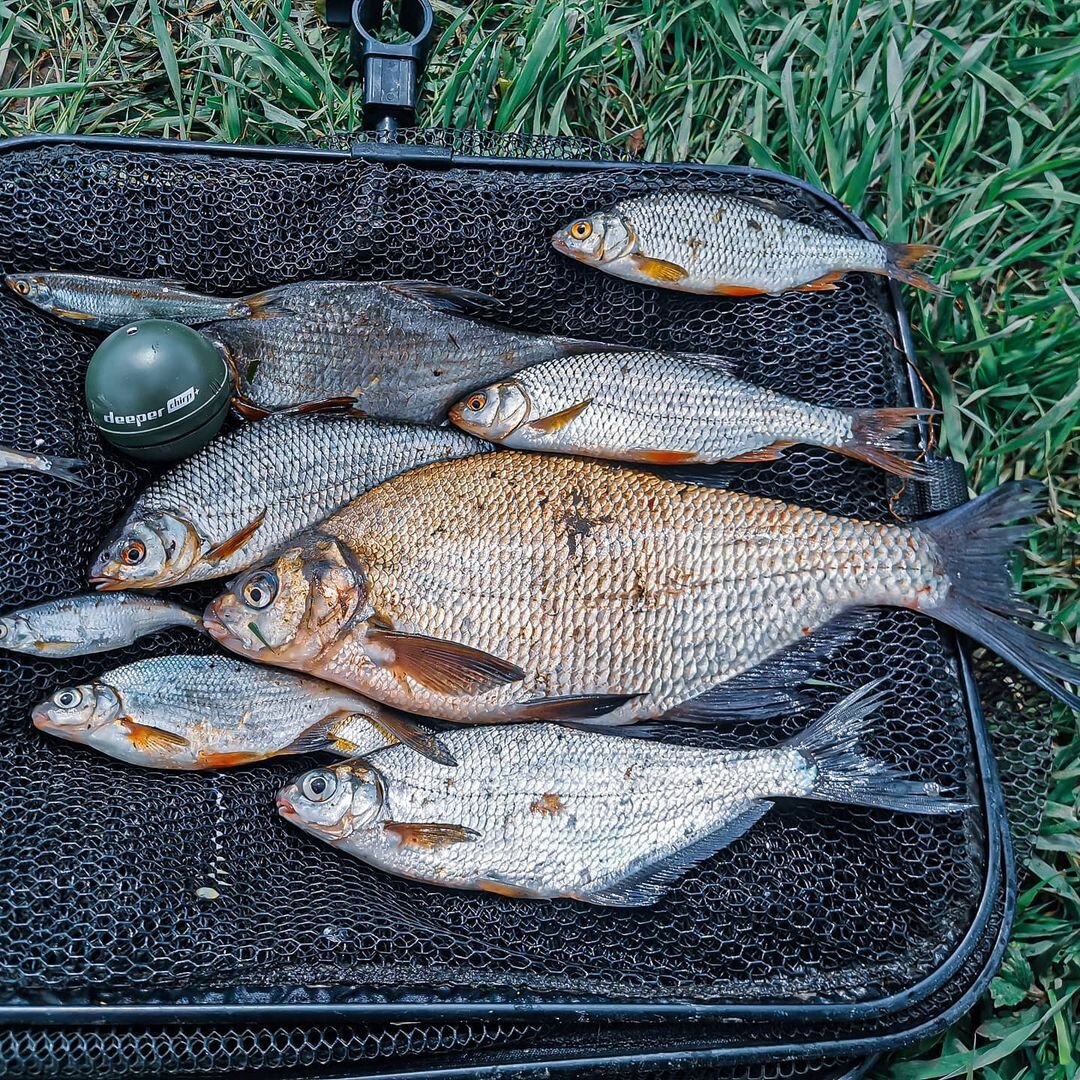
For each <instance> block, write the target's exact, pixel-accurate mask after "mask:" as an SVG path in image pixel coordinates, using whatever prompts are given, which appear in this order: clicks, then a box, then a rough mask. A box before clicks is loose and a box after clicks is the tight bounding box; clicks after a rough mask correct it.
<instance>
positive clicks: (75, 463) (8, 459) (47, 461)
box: [0, 446, 88, 486]
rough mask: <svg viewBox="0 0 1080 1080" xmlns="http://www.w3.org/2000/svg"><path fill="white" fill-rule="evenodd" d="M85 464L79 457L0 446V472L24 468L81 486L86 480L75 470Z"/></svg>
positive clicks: (83, 466)
mask: <svg viewBox="0 0 1080 1080" xmlns="http://www.w3.org/2000/svg"><path fill="white" fill-rule="evenodd" d="M87 464H88V462H86V461H83V460H82V459H81V458H66V457H53V456H52V455H50V454H34V453H30V452H28V451H24V450H11V449H9V448H8V447H6V446H0V472H13V471H16V470H22V469H25V470H27V471H28V472H39V473H44V474H45V475H46V476H55V477H56V478H57V480H66V481H67V482H68V483H69V484H78V485H80V486H82V485H84V484H85V483H86V481H85V480H84V479H83V478H82V477H81V476H78V475H77V474H76V472H75V470H76V469H85V468H86V466H87Z"/></svg>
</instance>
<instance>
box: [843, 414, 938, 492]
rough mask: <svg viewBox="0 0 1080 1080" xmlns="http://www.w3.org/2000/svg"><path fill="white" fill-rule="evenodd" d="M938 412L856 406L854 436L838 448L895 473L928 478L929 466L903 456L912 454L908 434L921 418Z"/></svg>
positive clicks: (852, 422)
mask: <svg viewBox="0 0 1080 1080" xmlns="http://www.w3.org/2000/svg"><path fill="white" fill-rule="evenodd" d="M937 415H938V410H937V409H855V410H854V411H853V412H852V414H851V438H850V439H848V440H847V441H846V442H845V443H842V444H841V445H840V446H837V447H836V448H835V449H836V450H837V451H838V452H839V453H841V454H844V455H845V456H846V457H850V458H855V459H856V460H858V461H865V462H867V463H869V464H870V465H876V466H877V467H878V468H879V469H884V470H885V471H886V472H890V473H892V474H893V476H902V477H903V478H904V479H905V480H926V479H927V478H928V476H929V472H928V470H927V467H926V466H925V465H924V464H922V462H919V461H912V460H911V459H910V458H908V457H905V456H904V455H905V454H909V453H911V448H910V447H909V446H908V445H907V438H906V435H907V433H908V432H909V431H910V430H911V429H912V428H913V427H915V425H916V424H918V422H919V421H920V420H922V419H924V418H926V417H929V416H937Z"/></svg>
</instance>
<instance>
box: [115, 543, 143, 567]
mask: <svg viewBox="0 0 1080 1080" xmlns="http://www.w3.org/2000/svg"><path fill="white" fill-rule="evenodd" d="M120 558H121V559H122V560H123V561H124V563H125V564H126V565H128V566H138V565H139V563H141V562H142V561H143V559H145V558H146V545H145V544H144V543H143V542H142V541H141V540H132V541H131V543H130V544H128V545H127V546H126V547H125V548H124V550H123V551H121V552H120Z"/></svg>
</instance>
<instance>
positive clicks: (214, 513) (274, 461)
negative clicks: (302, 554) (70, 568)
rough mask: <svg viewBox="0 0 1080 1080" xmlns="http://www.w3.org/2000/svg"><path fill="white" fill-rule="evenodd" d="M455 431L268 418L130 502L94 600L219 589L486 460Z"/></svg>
mask: <svg viewBox="0 0 1080 1080" xmlns="http://www.w3.org/2000/svg"><path fill="white" fill-rule="evenodd" d="M490 449H491V447H490V446H489V444H486V443H483V442H481V441H479V440H478V439H474V438H473V437H472V436H470V435H465V434H463V433H462V432H459V431H454V430H453V429H443V430H436V429H433V428H421V427H415V426H411V425H407V424H382V423H378V422H376V421H374V420H362V419H360V418H358V417H347V416H344V417H343V416H330V415H325V414H323V415H313V416H275V417H271V418H269V419H267V420H264V421H263V422H262V423H259V424H246V425H244V426H243V427H241V428H240V429H239V430H237V431H235V432H232V433H230V434H228V435H224V436H221V437H219V438H217V439H215V440H214V441H213V442H211V443H210V444H209V445H208V446H206V447H204V448H203V449H202V450H200V451H199V452H198V453H196V454H195V455H193V456H192V457H190V458H188V459H187V460H186V461H183V462H181V463H180V464H179V465H177V466H175V467H174V468H172V469H170V470H169V471H168V472H166V473H164V474H163V475H162V476H161V477H159V478H158V479H157V480H155V481H154V482H153V483H151V484H150V486H149V487H148V488H147V489H146V490H145V491H144V492H143V493H142V494H141V495H140V496H139V497H138V498H137V499H136V501H135V504H134V505H133V506H132V508H131V509H130V510H129V511H128V512H127V514H126V515H125V516H124V517H123V518H122V519H121V521H120V522H119V523H118V524H117V525H116V526H115V527H114V529H113V530H112V532H111V533H110V534H109V536H108V537H107V538H106V540H105V541H104V543H103V544H102V546H101V548H99V550H98V551H97V553H96V554H95V555H94V558H93V560H92V563H91V567H90V581H91V583H92V584H94V585H95V586H96V587H97V588H98V589H101V590H105V591H108V590H112V589H158V588H162V587H164V586H167V585H180V584H188V583H190V582H195V581H205V580H209V579H211V578H218V577H229V576H231V575H233V574H236V573H239V572H240V571H241V570H243V569H244V568H245V567H248V566H251V565H253V564H254V563H256V562H258V561H259V560H260V559H262V558H263V557H264V556H265V555H266V554H267V553H269V552H270V551H272V550H273V549H274V548H275V547H276V546H277V545H278V544H280V543H281V542H282V541H284V540H287V539H288V538H289V537H291V536H293V535H294V534H295V533H297V532H299V531H300V530H301V529H303V528H305V527H306V526H308V525H312V524H314V523H315V522H317V521H320V520H321V519H322V518H324V517H326V516H327V515H328V514H330V513H332V512H333V511H334V510H336V509H337V508H338V507H340V506H342V505H343V504H344V503H347V502H349V500H350V499H353V498H355V497H356V496H357V495H359V494H361V493H362V492H364V491H366V490H367V489H368V488H370V487H374V486H375V485H376V484H378V483H381V482H382V481H383V480H387V479H389V478H390V477H392V476H395V475H396V474H397V473H400V472H404V471H405V470H406V469H411V468H413V467H414V466H416V465H424V464H427V463H428V462H431V461H439V460H441V459H443V458H451V457H464V456H467V455H470V454H476V453H483V452H485V451H487V450H490Z"/></svg>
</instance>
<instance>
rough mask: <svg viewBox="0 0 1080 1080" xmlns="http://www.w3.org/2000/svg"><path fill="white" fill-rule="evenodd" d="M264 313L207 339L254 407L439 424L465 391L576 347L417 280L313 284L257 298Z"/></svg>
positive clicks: (211, 331) (210, 330) (211, 332)
mask: <svg viewBox="0 0 1080 1080" xmlns="http://www.w3.org/2000/svg"><path fill="white" fill-rule="evenodd" d="M248 299H249V302H250V303H251V305H252V306H253V307H254V308H255V315H254V316H253V317H252V318H250V319H245V320H243V321H238V322H228V323H221V324H215V325H213V326H210V327H207V328H206V329H205V330H204V331H203V332H204V333H205V334H206V335H207V336H208V337H209V338H211V340H213V341H215V342H216V343H217V344H218V345H219V346H220V347H221V348H222V349H223V351H224V353H225V354H226V356H227V358H228V360H229V362H230V364H231V366H232V368H233V371H234V374H235V377H236V380H237V387H238V390H239V393H240V396H241V397H242V399H244V401H245V402H246V403H247V405H248V406H249V407H255V408H257V409H264V410H270V411H273V410H275V409H283V408H291V407H295V406H298V405H301V404H305V403H306V404H311V403H320V402H324V403H335V404H339V405H340V404H344V403H351V404H352V405H353V406H354V407H355V408H356V409H357V410H358V411H359V412H361V413H363V414H364V415H366V416H371V417H375V418H377V419H383V420H405V421H411V422H413V423H425V424H440V423H443V422H444V421H445V419H446V410H447V409H448V408H449V407H450V405H451V404H453V402H454V401H456V400H457V399H458V398H459V397H461V395H462V394H463V393H465V391H467V390H469V389H470V388H471V387H473V386H478V385H481V384H483V383H485V382H489V381H490V380H491V379H493V378H498V377H500V376H502V375H505V374H507V373H509V372H511V371H516V370H517V369H518V368H520V367H524V366H525V365H526V364H530V363H533V362H535V361H537V360H542V359H547V358H548V357H552V356H558V355H561V353H562V352H564V351H565V350H566V349H567V348H572V347H574V346H573V345H572V344H571V343H568V342H566V341H564V340H563V339H559V338H554V337H542V336H539V335H535V334H526V333H521V332H518V331H515V330H510V329H508V328H506V327H504V326H499V325H496V324H495V323H492V322H485V321H482V320H479V319H477V318H475V317H474V316H475V315H477V314H481V313H482V314H490V311H491V308H490V307H485V306H484V305H485V303H486V304H488V305H493V304H494V301H490V300H489V299H488V298H486V297H482V296H480V294H476V293H471V292H469V291H467V290H456V289H451V288H450V287H448V286H436V285H427V284H424V283H420V282H386V283H379V282H355V281H309V282H299V283H298V284H295V285H284V286H282V287H280V288H277V289H271V290H269V291H268V292H267V293H263V294H259V295H256V296H253V297H249V298H248Z"/></svg>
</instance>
